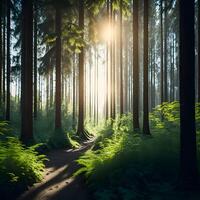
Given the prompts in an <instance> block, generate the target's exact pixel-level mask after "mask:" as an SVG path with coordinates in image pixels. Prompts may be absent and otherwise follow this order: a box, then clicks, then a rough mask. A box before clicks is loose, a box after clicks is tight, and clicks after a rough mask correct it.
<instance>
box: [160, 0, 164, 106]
mask: <svg viewBox="0 0 200 200" xmlns="http://www.w3.org/2000/svg"><path fill="white" fill-rule="evenodd" d="M163 68H164V66H163V0H160V101H161V104H162V103H163V102H164V91H163V89H164V78H163V74H164V69H163Z"/></svg>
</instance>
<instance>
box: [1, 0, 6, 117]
mask: <svg viewBox="0 0 200 200" xmlns="http://www.w3.org/2000/svg"><path fill="white" fill-rule="evenodd" d="M4 5H5V8H4V16H3V69H2V70H3V72H2V76H3V80H2V81H3V83H2V87H3V89H2V92H3V94H2V96H3V112H4V117H5V103H6V0H4Z"/></svg>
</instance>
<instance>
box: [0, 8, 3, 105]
mask: <svg viewBox="0 0 200 200" xmlns="http://www.w3.org/2000/svg"><path fill="white" fill-rule="evenodd" d="M2 11H3V5H0V108H2V70H3V48H2V47H3V40H2V35H3V34H2V21H3V20H2V19H3V16H2V15H3V12H2Z"/></svg>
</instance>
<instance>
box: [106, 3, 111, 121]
mask: <svg viewBox="0 0 200 200" xmlns="http://www.w3.org/2000/svg"><path fill="white" fill-rule="evenodd" d="M109 20H110V15H109V0H107V21H108V22H107V23H109ZM109 42H110V41H107V43H106V120H108V117H109V106H108V102H109V95H108V92H109V90H108V88H109V76H108V73H109Z"/></svg>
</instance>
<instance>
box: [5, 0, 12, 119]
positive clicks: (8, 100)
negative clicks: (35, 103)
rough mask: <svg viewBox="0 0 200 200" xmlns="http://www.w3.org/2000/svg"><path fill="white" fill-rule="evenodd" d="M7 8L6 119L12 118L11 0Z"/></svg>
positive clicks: (8, 0)
mask: <svg viewBox="0 0 200 200" xmlns="http://www.w3.org/2000/svg"><path fill="white" fill-rule="evenodd" d="M6 8H7V76H6V86H7V90H6V91H7V94H6V120H7V121H9V120H10V60H11V58H10V36H11V32H10V31H11V30H10V29H11V27H10V21H11V19H10V12H11V1H10V0H7V2H6Z"/></svg>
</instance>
